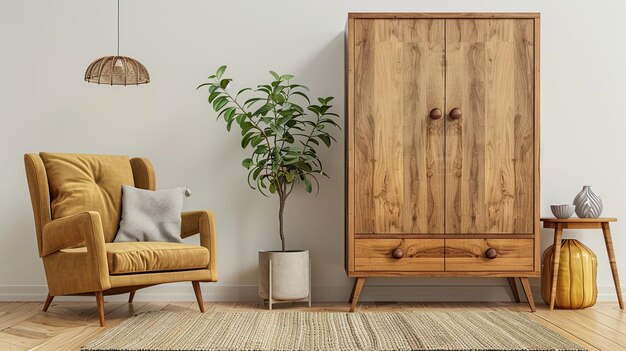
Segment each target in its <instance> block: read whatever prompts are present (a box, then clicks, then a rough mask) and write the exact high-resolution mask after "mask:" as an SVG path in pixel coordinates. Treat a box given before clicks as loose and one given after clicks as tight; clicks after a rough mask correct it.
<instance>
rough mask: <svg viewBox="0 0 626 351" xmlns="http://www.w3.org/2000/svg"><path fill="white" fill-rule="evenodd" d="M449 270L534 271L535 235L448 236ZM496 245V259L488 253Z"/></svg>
mask: <svg viewBox="0 0 626 351" xmlns="http://www.w3.org/2000/svg"><path fill="white" fill-rule="evenodd" d="M445 245H446V247H445V257H446V271H491V272H495V271H533V270H534V240H533V239H446V243H445ZM489 248H493V249H495V250H496V251H497V256H496V258H494V259H489V258H487V257H486V256H485V253H486V251H487V250H488V249H489Z"/></svg>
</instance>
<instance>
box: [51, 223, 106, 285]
mask: <svg viewBox="0 0 626 351" xmlns="http://www.w3.org/2000/svg"><path fill="white" fill-rule="evenodd" d="M42 242H43V243H42V250H41V257H44V259H45V257H46V256H50V255H51V254H53V253H55V252H58V251H59V250H62V249H65V248H68V247H72V246H78V245H83V244H84V245H85V247H86V248H87V252H86V254H83V256H82V257H80V256H78V257H76V259H77V261H76V265H77V267H76V271H75V273H76V272H79V273H80V274H79V275H87V276H89V279H85V280H83V281H82V283H81V284H79V286H76V284H75V282H70V283H68V282H66V283H65V285H63V284H61V283H59V282H56V283H57V285H60V286H61V288H58V289H60V290H61V291H64V293H61V295H63V294H65V293H75V292H85V291H102V290H106V289H109V288H110V287H111V283H110V281H109V266H108V263H107V254H106V247H105V241H104V233H103V231H102V220H101V219H100V213H98V212H96V211H85V212H80V213H77V214H74V215H71V216H67V217H63V218H59V219H55V220H53V221H51V222H49V223H48V224H46V225H45V226H44V227H43V233H42ZM50 259H53V260H56V259H57V258H52V257H50ZM46 274H47V272H46ZM76 274H78V273H76ZM48 279H50V277H48ZM58 280H60V281H63V280H62V279H60V278H58Z"/></svg>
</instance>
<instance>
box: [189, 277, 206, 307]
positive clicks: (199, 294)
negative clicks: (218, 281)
mask: <svg viewBox="0 0 626 351" xmlns="http://www.w3.org/2000/svg"><path fill="white" fill-rule="evenodd" d="M191 285H193V292H194V293H195V294H196V300H197V301H198V307H199V308H200V312H202V313H204V302H203V301H202V290H200V282H198V281H193V282H191Z"/></svg>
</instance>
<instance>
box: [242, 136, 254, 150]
mask: <svg viewBox="0 0 626 351" xmlns="http://www.w3.org/2000/svg"><path fill="white" fill-rule="evenodd" d="M252 136H254V133H248V134H246V135H244V136H243V138H242V139H241V148H242V149H245V148H246V147H247V146H248V144H249V143H250V138H252Z"/></svg>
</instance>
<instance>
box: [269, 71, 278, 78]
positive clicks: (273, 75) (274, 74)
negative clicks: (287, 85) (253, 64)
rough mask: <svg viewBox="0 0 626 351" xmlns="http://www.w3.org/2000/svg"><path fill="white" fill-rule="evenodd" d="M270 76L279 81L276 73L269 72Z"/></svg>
mask: <svg viewBox="0 0 626 351" xmlns="http://www.w3.org/2000/svg"><path fill="white" fill-rule="evenodd" d="M270 74H271V75H272V77H274V79H276V80H280V76H279V75H278V73H276V72H274V71H270Z"/></svg>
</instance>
